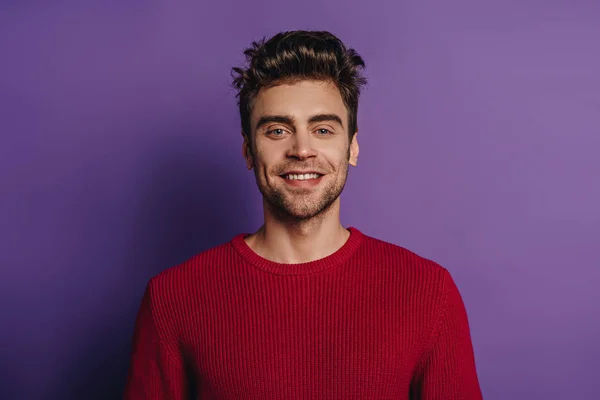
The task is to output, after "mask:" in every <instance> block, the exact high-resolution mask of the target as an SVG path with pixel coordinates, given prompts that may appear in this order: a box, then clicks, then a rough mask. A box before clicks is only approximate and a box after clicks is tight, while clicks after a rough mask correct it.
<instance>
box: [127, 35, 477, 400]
mask: <svg viewBox="0 0 600 400" xmlns="http://www.w3.org/2000/svg"><path fill="white" fill-rule="evenodd" d="M245 54H246V56H247V58H248V62H249V63H248V66H247V67H246V68H234V72H235V73H236V76H235V79H234V85H235V87H236V88H237V89H238V90H239V93H238V95H239V107H240V115H241V125H242V135H243V156H244V158H245V160H246V165H247V167H248V169H250V170H253V171H254V175H255V177H256V182H257V185H258V188H259V190H260V192H261V193H262V197H263V208H264V224H263V225H262V226H261V227H260V229H258V230H257V231H256V232H255V233H253V234H250V235H247V234H240V235H237V236H236V237H234V238H232V240H231V241H230V242H228V243H225V244H222V245H221V246H218V247H216V248H213V249H210V250H208V251H205V252H202V253H200V254H198V255H197V256H195V257H193V258H192V259H190V260H189V261H187V262H185V263H183V264H182V265H179V266H176V267H173V268H170V269H167V270H166V271H164V272H162V273H161V274H159V275H157V276H155V277H154V278H152V279H151V280H150V282H149V284H148V287H147V290H146V293H145V295H144V297H143V300H142V305H141V308H140V311H139V315H138V318H137V322H136V327H135V333H134V338H133V351H132V361H131V367H130V371H129V375H128V380H127V388H126V393H125V399H126V400H137V399H156V400H159V399H160V400H166V399H177V400H178V399H190V398H197V399H253V400H254V399H396V400H401V399H427V400H434V399H435V400H441V399H445V400H448V399H461V400H475V399H481V398H482V395H481V391H480V388H479V383H478V378H477V375H476V369H475V361H474V355H473V348H472V344H471V338H470V333H469V326H468V321H467V315H466V312H465V307H464V305H463V302H462V300H461V296H460V294H459V291H458V289H457V287H456V285H455V283H454V281H453V280H452V278H451V276H450V274H449V273H448V271H447V270H445V269H444V268H442V267H441V266H439V265H437V264H435V263H434V262H432V261H429V260H426V259H424V258H421V257H419V256H418V255H416V254H414V253H412V252H410V251H408V250H406V249H403V248H401V247H399V246H396V245H393V244H390V243H386V242H383V241H380V240H377V239H375V238H372V237H369V236H367V235H366V234H364V233H362V232H361V231H360V230H358V229H357V228H354V227H350V228H348V229H346V228H344V227H343V226H342V225H341V224H340V193H341V192H342V190H343V188H344V185H345V182H346V177H347V173H348V166H349V165H352V166H356V164H357V159H358V153H359V146H358V140H357V131H358V129H357V117H356V116H357V108H358V97H359V92H360V88H361V86H362V85H363V84H364V83H365V82H366V80H365V79H364V77H362V76H361V73H360V72H361V69H362V68H363V67H364V62H363V60H362V58H361V57H360V56H359V55H358V54H357V53H356V52H355V51H353V50H352V49H347V48H346V47H345V46H344V44H343V43H342V42H341V41H339V40H338V39H337V38H336V37H335V36H333V35H331V34H330V33H327V32H306V31H295V32H286V33H281V34H278V35H276V36H274V37H273V38H271V39H270V40H268V41H265V40H263V41H261V42H258V43H256V42H255V43H253V46H252V48H250V49H248V50H246V52H245Z"/></svg>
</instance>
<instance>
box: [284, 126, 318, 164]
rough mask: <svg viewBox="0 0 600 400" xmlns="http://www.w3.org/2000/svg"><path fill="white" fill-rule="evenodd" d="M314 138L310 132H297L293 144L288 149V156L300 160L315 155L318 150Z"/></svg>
mask: <svg viewBox="0 0 600 400" xmlns="http://www.w3.org/2000/svg"><path fill="white" fill-rule="evenodd" d="M312 139H313V138H312V136H311V134H310V132H296V133H295V134H294V136H293V139H292V140H291V141H290V142H291V143H290V144H291V146H290V148H289V149H288V151H287V156H288V157H292V158H297V159H299V160H305V159H307V158H310V157H315V156H316V155H317V152H316V150H315V148H314V143H313V140H312Z"/></svg>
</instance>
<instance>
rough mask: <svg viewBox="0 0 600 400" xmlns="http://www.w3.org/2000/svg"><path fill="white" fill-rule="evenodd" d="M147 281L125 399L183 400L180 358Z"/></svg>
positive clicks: (184, 395)
mask: <svg viewBox="0 0 600 400" xmlns="http://www.w3.org/2000/svg"><path fill="white" fill-rule="evenodd" d="M157 300H159V299H157V296H156V293H155V291H154V286H153V284H152V280H151V281H150V282H149V284H148V286H147V288H146V291H145V293H144V296H143V298H142V302H141V306H140V309H139V311H138V315H137V318H136V322H135V328H134V333H133V340H132V350H131V361H130V366H129V373H128V375H127V383H126V388H125V395H124V400H142V399H144V400H167V399H169V400H184V399H187V396H188V393H187V387H188V386H187V382H186V378H185V368H184V363H183V357H182V355H181V354H180V353H179V351H177V347H178V346H177V344H176V340H175V338H174V335H172V334H171V333H170V332H168V330H166V329H165V328H164V327H163V325H164V320H165V319H164V318H165V316H164V312H163V313H161V312H159V311H158V310H160V308H159V307H157V306H156V302H157Z"/></svg>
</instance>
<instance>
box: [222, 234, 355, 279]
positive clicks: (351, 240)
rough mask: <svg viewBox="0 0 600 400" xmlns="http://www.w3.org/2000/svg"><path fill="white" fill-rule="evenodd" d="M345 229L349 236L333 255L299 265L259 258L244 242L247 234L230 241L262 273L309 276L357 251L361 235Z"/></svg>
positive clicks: (337, 263)
mask: <svg viewBox="0 0 600 400" xmlns="http://www.w3.org/2000/svg"><path fill="white" fill-rule="evenodd" d="M347 229H348V230H349V231H350V236H349V237H348V239H347V240H346V242H345V243H344V244H343V245H342V247H340V248H339V249H338V250H337V251H336V252H335V253H333V254H330V255H328V256H326V257H324V258H320V259H318V260H314V261H309V262H306V263H299V264H283V263H278V262H274V261H271V260H268V259H266V258H264V257H261V256H259V255H258V254H256V253H255V252H254V250H252V249H251V248H250V246H248V244H247V243H246V241H245V240H244V238H245V237H247V236H249V234H248V233H240V234H238V235H237V236H235V237H234V238H233V239H232V240H231V243H232V245H233V247H234V248H235V249H236V250H237V252H238V253H239V254H240V255H241V256H242V257H243V258H244V259H245V260H246V261H247V262H249V263H250V264H252V265H254V266H255V267H257V268H259V269H261V270H263V271H266V272H269V273H272V274H277V275H309V274H313V273H316V272H321V271H325V270H327V269H329V268H333V267H335V266H337V265H340V264H342V263H343V262H345V261H346V260H347V259H348V258H349V257H350V256H351V255H352V254H353V253H354V252H355V251H356V249H358V247H359V246H360V243H361V242H362V239H363V237H364V235H363V233H362V232H361V231H359V230H358V229H357V228H354V227H349V228H347Z"/></svg>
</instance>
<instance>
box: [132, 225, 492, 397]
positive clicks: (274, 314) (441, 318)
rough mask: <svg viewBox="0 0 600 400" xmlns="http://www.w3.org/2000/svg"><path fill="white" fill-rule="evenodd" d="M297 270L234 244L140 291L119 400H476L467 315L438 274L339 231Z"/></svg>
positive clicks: (410, 256)
mask: <svg viewBox="0 0 600 400" xmlns="http://www.w3.org/2000/svg"><path fill="white" fill-rule="evenodd" d="M348 230H349V231H350V237H349V238H348V240H347V241H346V243H345V244H344V245H343V246H342V247H341V248H340V249H339V250H338V251H336V252H335V253H333V254H331V255H329V256H327V257H325V258H322V259H319V260H316V261H312V262H307V263H302V264H280V263H276V262H273V261H270V260H267V259H265V258H263V257H261V256H259V255H258V254H256V253H255V252H254V251H253V250H252V249H251V248H250V247H249V246H248V245H247V244H246V242H245V241H244V237H245V236H246V234H239V235H237V236H235V237H234V238H233V239H232V240H231V241H229V242H227V243H224V244H222V245H220V246H217V247H215V248H212V249H210V250H207V251H204V252H202V253H200V254H198V255H196V256H195V257H193V258H191V259H190V260H188V261H186V262H184V263H182V264H181V265H178V266H175V267H171V268H169V269H166V270H165V271H163V272H161V273H160V274H158V275H156V276H154V277H153V278H152V279H150V281H149V283H148V286H147V288H146V291H145V293H144V296H143V299H142V301H141V306H140V310H139V314H138V316H137V319H136V322H135V329H134V334H133V342H132V345H133V346H132V358H131V364H130V367H129V373H128V376H127V385H126V390H125V397H124V398H125V399H126V400H142V399H144V400H167V399H169V400H182V399H202V400H204V399H207V400H208V399H220V400H229V399H244V400H246V399H248V400H258V399H261V400H262V399H278V400H287V399H340V400H341V399H353V400H358V399H361V400H362V399H394V400H405V399H406V400H408V399H422V400H454V399H456V400H458V399H460V400H480V399H482V394H481V391H480V387H479V382H478V378H477V374H476V368H475V360H474V353H473V347H472V343H471V336H470V332H469V325H468V320H467V314H466V311H465V306H464V304H463V301H462V298H461V295H460V294H459V291H458V289H457V286H456V284H455V282H454V281H453V279H452V277H451V275H450V274H449V272H448V271H447V270H446V269H444V268H443V267H441V266H440V265H438V264H436V263H435V262H433V261H430V260H427V259H425V258H422V257H420V256H418V255H416V254H414V253H412V252H410V251H409V250H406V249H404V248H402V247H400V246H396V245H394V244H391V243H387V242H384V241H381V240H378V239H375V238H372V237H369V236H367V235H366V234H364V233H362V232H361V231H359V230H358V229H356V228H353V227H351V228H348Z"/></svg>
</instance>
